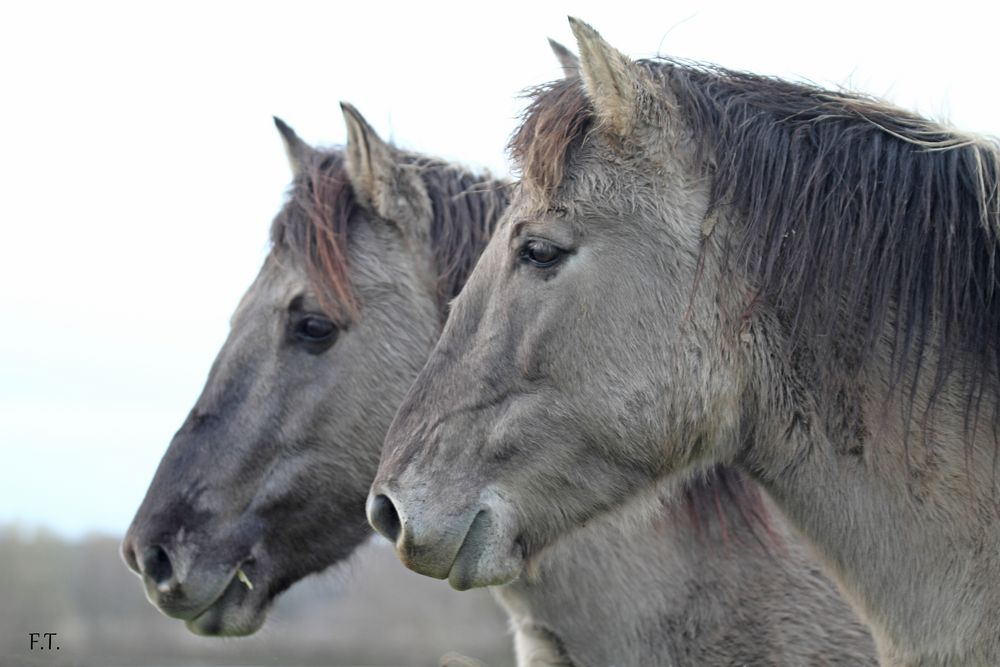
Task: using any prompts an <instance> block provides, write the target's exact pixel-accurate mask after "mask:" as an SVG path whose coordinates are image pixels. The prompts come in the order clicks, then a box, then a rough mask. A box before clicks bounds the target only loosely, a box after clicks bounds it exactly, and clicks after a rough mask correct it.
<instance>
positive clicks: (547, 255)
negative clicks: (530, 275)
mask: <svg viewBox="0 0 1000 667" xmlns="http://www.w3.org/2000/svg"><path fill="white" fill-rule="evenodd" d="M520 254H521V259H523V260H525V261H528V262H531V263H532V264H534V265H535V266H537V267H540V268H543V269H547V268H549V267H550V266H554V265H555V264H556V263H558V262H559V260H561V259H562V258H563V257H564V256H565V255H566V251H565V250H563V249H562V248H559V247H558V246H554V245H552V244H551V243H546V242H545V241H539V240H537V239H532V240H530V241H528V242H527V243H525V244H524V245H523V246H521V253H520Z"/></svg>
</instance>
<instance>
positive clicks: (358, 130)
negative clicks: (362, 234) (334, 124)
mask: <svg viewBox="0 0 1000 667" xmlns="http://www.w3.org/2000/svg"><path fill="white" fill-rule="evenodd" d="M340 108H341V110H342V111H343V112H344V122H345V123H347V146H345V148H344V153H345V157H346V163H347V177H348V178H349V179H350V181H351V187H352V188H354V194H355V195H356V196H357V198H358V201H359V202H361V203H362V204H363V205H365V206H367V207H368V208H369V209H370V210H372V211H374V212H375V213H377V214H378V215H379V216H380V217H381V218H384V219H385V220H388V221H390V222H392V223H394V224H395V225H396V226H397V227H399V228H400V230H401V231H403V233H405V234H408V235H410V236H415V237H418V238H419V237H423V236H426V234H427V233H429V232H428V230H429V228H430V217H431V203H430V198H429V197H428V196H427V189H426V188H425V187H424V182H423V180H422V179H421V178H420V176H419V174H418V173H417V172H416V170H414V169H413V168H412V167H409V166H407V165H405V164H403V163H402V162H401V161H400V160H399V156H398V152H397V150H396V149H395V148H393V147H392V146H390V145H389V144H387V143H386V142H384V141H382V139H381V138H380V137H379V136H378V134H376V133H375V130H373V129H372V127H371V125H369V124H368V121H366V120H365V119H364V116H362V115H361V113H360V112H359V111H358V110H357V109H355V108H354V105H352V104H348V103H347V102H341V103H340Z"/></svg>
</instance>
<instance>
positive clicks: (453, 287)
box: [271, 150, 509, 322]
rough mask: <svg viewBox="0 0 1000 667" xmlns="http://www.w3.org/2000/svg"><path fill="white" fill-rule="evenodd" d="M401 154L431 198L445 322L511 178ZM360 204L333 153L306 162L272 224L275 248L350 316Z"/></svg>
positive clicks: (331, 306)
mask: <svg viewBox="0 0 1000 667" xmlns="http://www.w3.org/2000/svg"><path fill="white" fill-rule="evenodd" d="M402 159H403V161H404V164H407V165H412V166H415V167H416V168H417V169H418V171H419V173H420V176H421V178H422V180H423V182H424V186H425V188H426V190H427V195H428V197H429V198H430V200H431V206H432V209H433V216H432V220H431V228H430V244H431V248H430V250H431V253H432V255H433V260H434V269H435V271H436V277H437V294H436V296H437V302H438V310H439V313H440V315H441V321H442V322H443V321H444V318H445V317H446V315H447V310H448V303H449V302H450V301H451V299H452V298H454V297H455V296H456V295H457V294H458V293H459V291H460V290H461V289H462V286H463V285H464V284H465V281H466V279H468V277H469V274H470V273H471V272H472V268H473V267H474V266H475V264H476V260H477V259H478V258H479V255H480V254H481V253H482V251H483V248H485V247H486V243H487V242H488V241H489V239H490V236H491V235H492V234H493V229H494V228H495V227H496V223H497V220H498V219H499V218H500V214H501V213H503V211H504V209H506V208H507V204H508V201H509V200H508V195H509V193H508V187H507V183H506V182H505V181H501V180H498V179H494V178H492V177H490V176H489V175H488V174H473V173H471V172H469V171H466V170H465V169H463V168H462V167H459V166H457V165H453V164H449V163H446V162H443V161H440V160H435V159H432V158H427V157H423V156H419V155H415V154H411V153H404V154H403V156H402ZM360 206H361V205H360V204H359V203H358V201H357V198H356V196H355V193H354V189H353V187H352V186H351V183H350V180H349V178H348V175H347V169H346V164H345V161H344V154H343V151H341V150H330V151H328V152H325V153H322V154H320V155H319V156H318V158H316V159H313V160H310V161H308V163H307V164H306V165H304V166H303V169H302V171H301V173H299V174H298V175H297V176H296V178H295V181H294V182H293V184H292V187H291V191H290V192H289V201H288V204H287V205H286V206H285V207H284V208H283V209H282V211H281V213H279V214H278V216H277V217H276V218H275V220H274V223H273V224H272V226H271V243H272V246H273V247H274V248H282V247H284V248H287V249H289V250H290V251H292V252H294V253H295V254H296V255H297V256H299V257H300V259H301V261H302V262H303V264H304V265H305V267H306V271H307V273H308V275H309V279H310V281H311V282H312V284H313V288H314V289H315V290H316V292H317V294H318V297H319V299H320V301H321V303H322V305H323V307H324V308H325V309H327V310H328V311H330V314H336V315H338V316H340V317H341V318H347V319H348V320H350V319H353V318H354V317H355V316H356V315H357V311H358V307H359V304H358V300H357V295H356V294H355V292H354V290H353V288H352V286H351V278H350V264H349V261H348V255H347V238H348V227H349V225H350V221H351V217H352V216H353V215H354V214H355V213H356V212H357V210H358V208H359V207H360Z"/></svg>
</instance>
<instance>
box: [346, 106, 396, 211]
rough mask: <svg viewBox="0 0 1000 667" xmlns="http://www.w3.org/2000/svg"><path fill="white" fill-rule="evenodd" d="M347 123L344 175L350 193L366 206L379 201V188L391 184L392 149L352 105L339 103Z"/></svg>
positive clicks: (392, 167)
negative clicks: (349, 186)
mask: <svg viewBox="0 0 1000 667" xmlns="http://www.w3.org/2000/svg"><path fill="white" fill-rule="evenodd" d="M340 110H341V111H343V112H344V122H345V123H347V146H346V150H345V153H346V154H347V155H346V156H347V175H348V177H350V179H351V185H352V186H353V187H354V192H355V194H357V195H358V196H359V197H360V198H361V199H362V200H363V201H365V202H366V203H368V204H369V205H374V204H375V203H376V202H377V201H378V199H379V190H380V185H381V184H384V183H388V182H391V181H392V178H393V172H394V171H395V166H396V165H395V162H394V160H393V158H392V148H390V147H389V145H388V144H387V143H385V142H384V141H382V138H381V137H379V136H378V134H376V133H375V130H373V129H372V126H371V125H369V124H368V121H366V120H365V118H364V116H362V115H361V113H360V112H359V111H358V110H357V109H355V108H354V105H353V104H349V103H347V102H341V103H340Z"/></svg>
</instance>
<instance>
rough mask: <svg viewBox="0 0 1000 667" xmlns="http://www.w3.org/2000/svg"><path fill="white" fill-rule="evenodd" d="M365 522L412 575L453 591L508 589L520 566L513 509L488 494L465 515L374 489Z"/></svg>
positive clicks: (450, 506) (521, 555)
mask: <svg viewBox="0 0 1000 667" xmlns="http://www.w3.org/2000/svg"><path fill="white" fill-rule="evenodd" d="M365 511H366V514H367V515H368V521H369V523H371V525H372V527H373V528H374V529H375V530H376V532H378V533H379V534H380V535H382V536H383V537H385V538H386V539H388V540H389V541H390V542H392V543H393V545H395V548H396V554H397V555H398V556H399V559H400V560H401V561H402V562H403V564H404V565H405V566H406V567H408V568H410V569H411V570H413V571H415V572H418V573H420V574H423V575H426V576H428V577H433V578H435V579H447V580H448V583H449V584H450V585H451V586H452V588H455V589H456V590H460V591H462V590H467V589H469V588H476V587H480V586H497V585H500V584H506V583H509V582H511V581H513V580H514V579H516V578H517V577H518V575H519V574H520V572H521V569H522V568H523V565H524V553H523V549H522V544H521V540H520V539H519V537H518V536H517V530H516V521H515V520H514V518H515V517H514V512H513V511H512V508H511V507H510V506H509V505H508V504H507V503H505V502H503V501H502V499H501V497H500V496H499V495H498V494H497V493H495V492H494V491H492V490H490V489H487V490H486V491H484V492H483V494H482V495H481V496H480V498H479V500H478V502H475V503H472V504H470V505H468V506H467V508H466V509H459V510H456V509H454V505H453V504H451V503H449V504H448V509H445V510H442V511H435V510H434V509H433V503H432V502H429V499H423V498H421V499H418V498H411V499H404V497H403V494H401V493H400V492H399V491H398V490H391V489H389V488H388V487H387V485H377V486H376V487H373V489H372V492H371V493H370V494H369V496H368V502H367V503H366V506H365Z"/></svg>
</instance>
